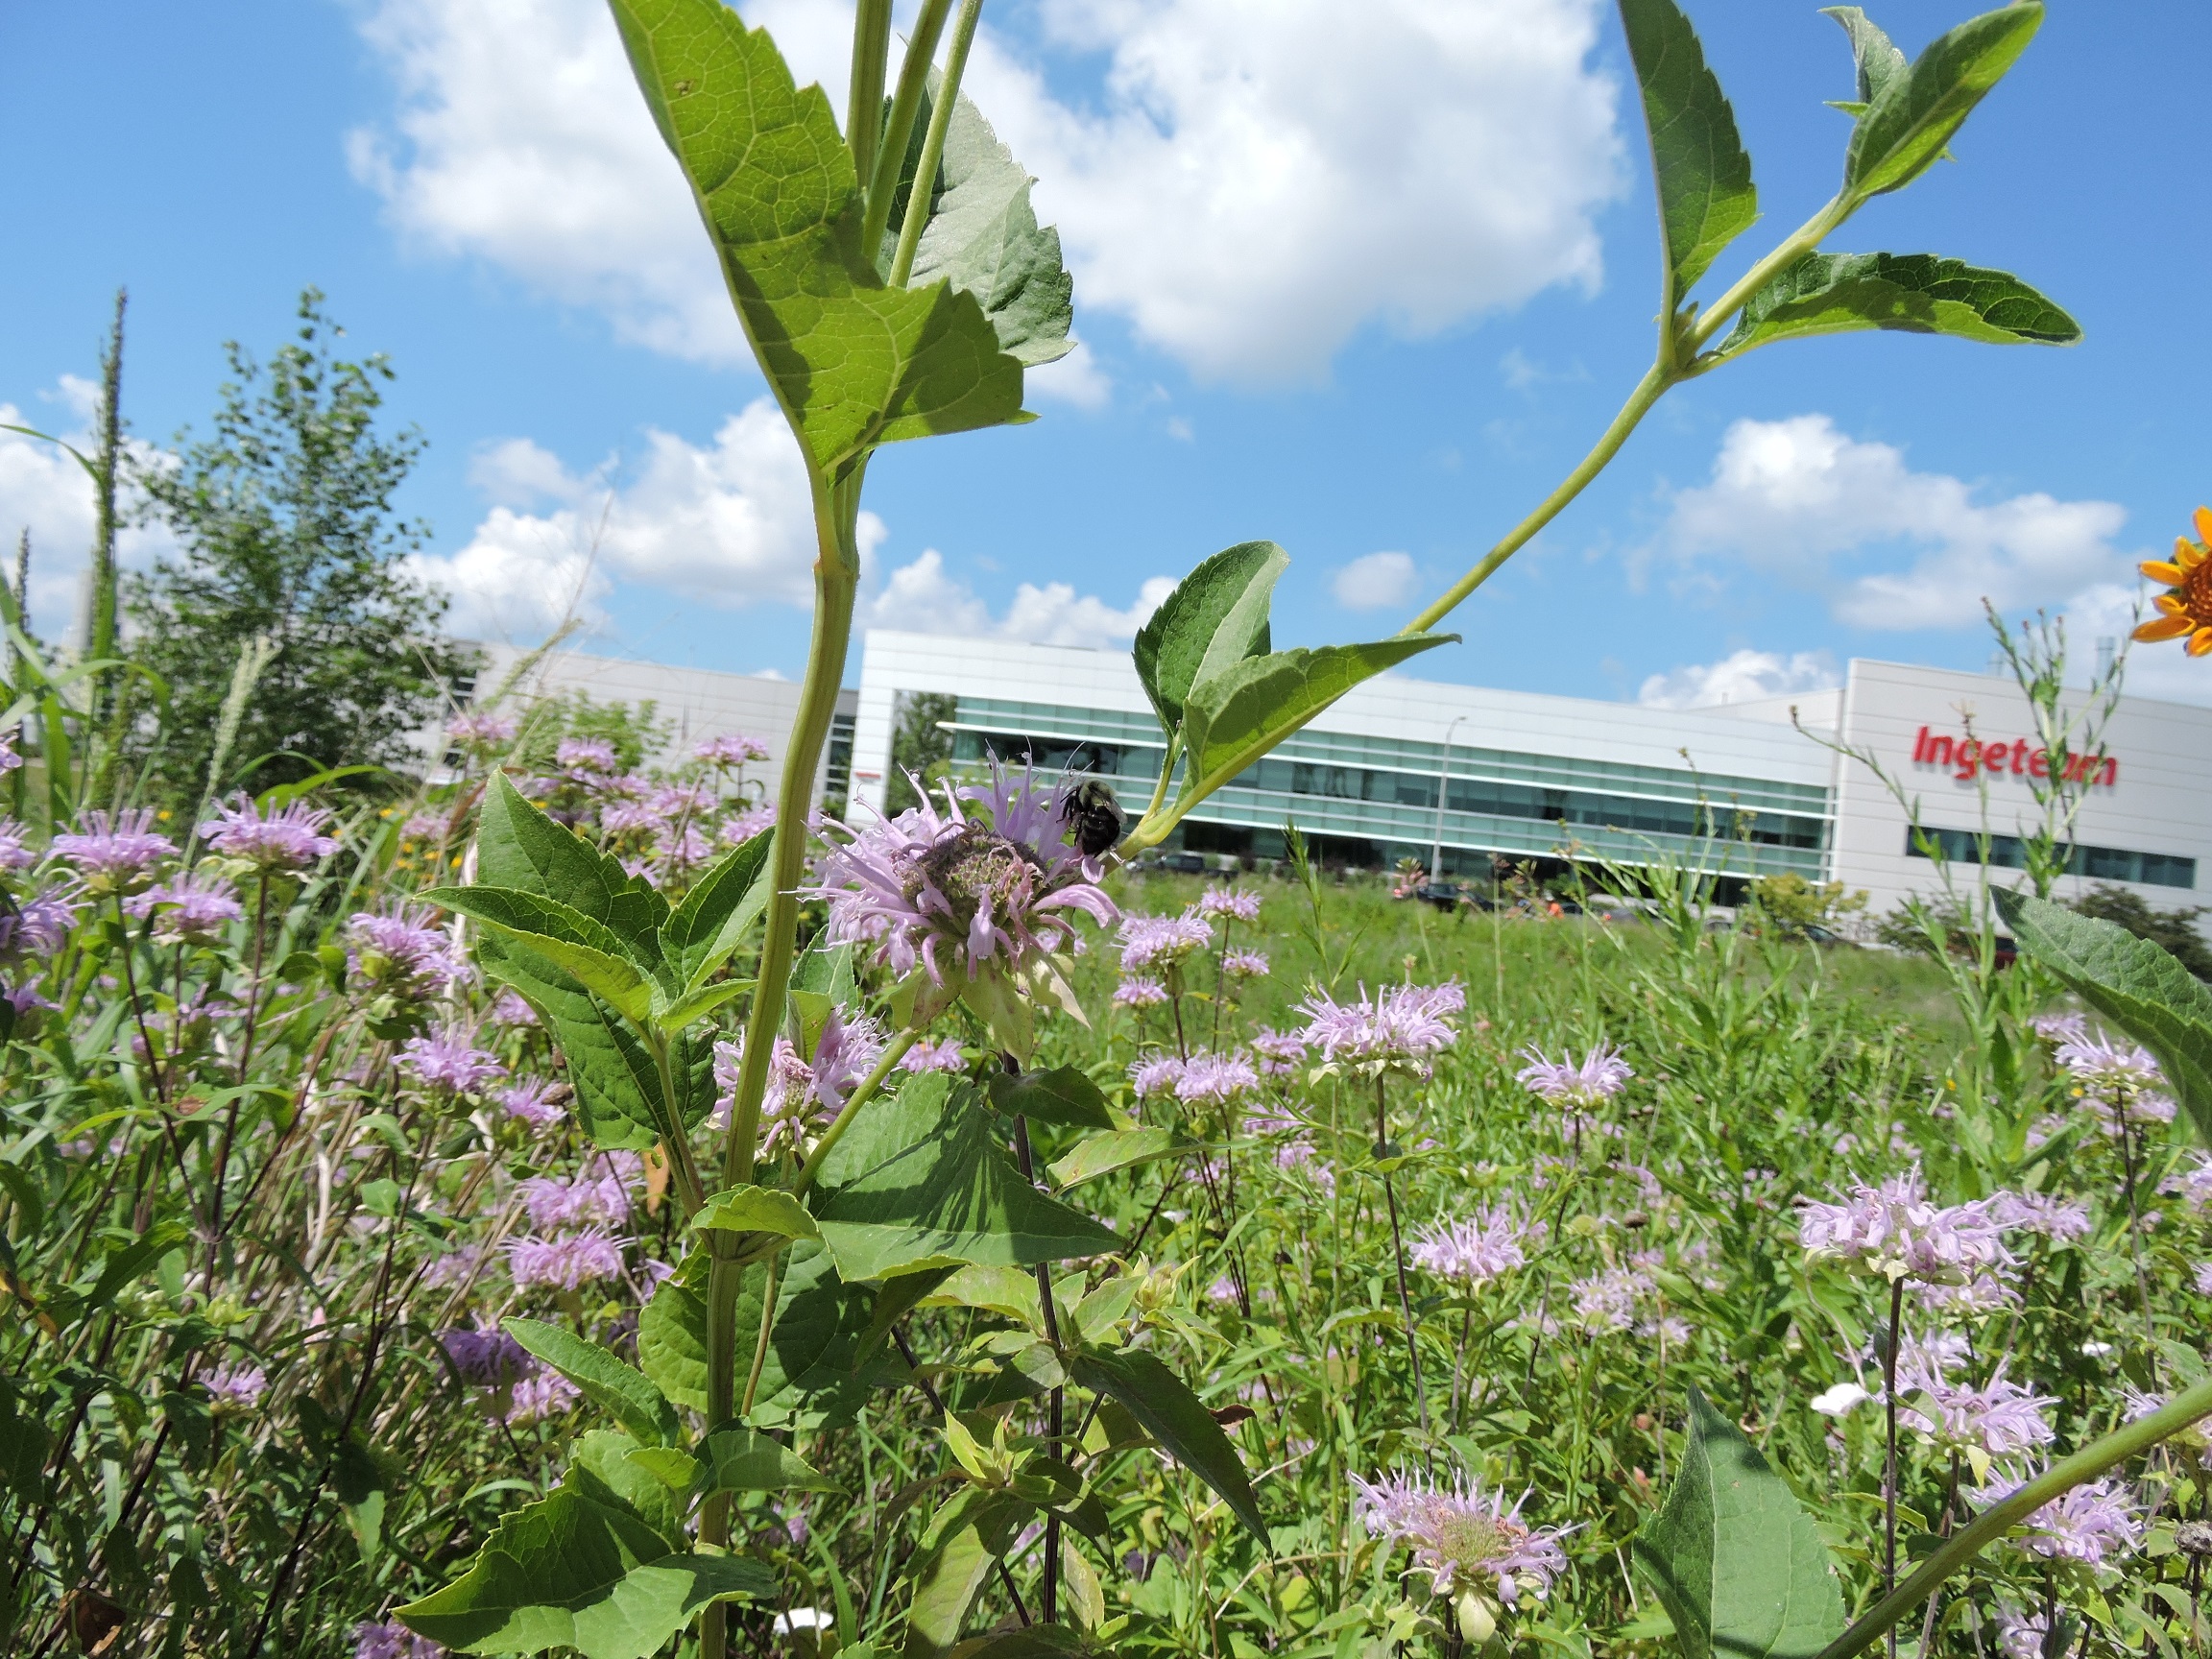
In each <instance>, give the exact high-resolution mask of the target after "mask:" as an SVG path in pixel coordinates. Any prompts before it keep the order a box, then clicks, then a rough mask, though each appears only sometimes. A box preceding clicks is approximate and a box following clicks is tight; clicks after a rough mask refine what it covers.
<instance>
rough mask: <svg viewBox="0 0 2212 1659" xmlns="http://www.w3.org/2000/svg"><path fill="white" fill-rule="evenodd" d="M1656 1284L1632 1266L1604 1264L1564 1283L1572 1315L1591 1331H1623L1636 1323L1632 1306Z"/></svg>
mask: <svg viewBox="0 0 2212 1659" xmlns="http://www.w3.org/2000/svg"><path fill="white" fill-rule="evenodd" d="M1657 1288H1658V1286H1657V1285H1655V1284H1654V1283H1652V1279H1651V1275H1650V1274H1648V1273H1646V1272H1643V1271H1641V1270H1639V1269H1637V1268H1634V1267H1607V1268H1605V1269H1603V1270H1602V1271H1600V1272H1598V1273H1593V1274H1592V1275H1591V1276H1590V1277H1589V1278H1587V1279H1577V1280H1575V1283H1574V1284H1573V1285H1571V1286H1568V1293H1569V1294H1570V1295H1571V1296H1573V1297H1574V1299H1575V1317H1576V1318H1577V1319H1579V1320H1581V1321H1582V1323H1583V1324H1585V1325H1587V1326H1588V1327H1589V1328H1590V1329H1591V1330H1593V1331H1627V1330H1631V1329H1633V1328H1634V1326H1635V1323H1636V1305H1637V1304H1638V1303H1639V1302H1641V1301H1642V1300H1643V1299H1644V1298H1645V1297H1647V1296H1649V1295H1650V1294H1651V1293H1652V1292H1653V1291H1654V1290H1656V1289H1657Z"/></svg>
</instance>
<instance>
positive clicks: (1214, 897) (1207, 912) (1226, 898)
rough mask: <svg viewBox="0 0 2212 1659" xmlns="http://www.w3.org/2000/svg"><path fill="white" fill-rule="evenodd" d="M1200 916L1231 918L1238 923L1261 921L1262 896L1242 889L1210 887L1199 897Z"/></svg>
mask: <svg viewBox="0 0 2212 1659" xmlns="http://www.w3.org/2000/svg"><path fill="white" fill-rule="evenodd" d="M1198 914H1199V915H1201V916H1209V917H1211V916H1223V917H1231V918H1234V919H1235V920H1237V921H1238V922H1257V921H1259V920H1260V895H1259V894H1257V893H1254V892H1250V891H1248V890H1247V889H1244V888H1240V887H1209V888H1207V889H1206V891H1205V892H1203V893H1201V894H1199V895H1198Z"/></svg>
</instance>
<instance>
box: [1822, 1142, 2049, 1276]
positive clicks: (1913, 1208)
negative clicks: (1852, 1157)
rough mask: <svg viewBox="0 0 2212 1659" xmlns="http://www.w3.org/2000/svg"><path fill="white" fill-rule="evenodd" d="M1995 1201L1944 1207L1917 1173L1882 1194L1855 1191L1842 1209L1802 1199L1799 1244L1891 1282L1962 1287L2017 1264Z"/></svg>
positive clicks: (1862, 1188)
mask: <svg viewBox="0 0 2212 1659" xmlns="http://www.w3.org/2000/svg"><path fill="white" fill-rule="evenodd" d="M1994 1208H1995V1202H1994V1200H1991V1199H1986V1198H1982V1199H1974V1200H1971V1201H1969V1202H1967V1203H1964V1204H1954V1205H1949V1206H1945V1205H1938V1204H1935V1203H1932V1202H1931V1201H1930V1200H1929V1197H1928V1189H1927V1185H1926V1183H1925V1182H1924V1181H1923V1179H1922V1178H1921V1174H1920V1170H1919V1168H1918V1167H1917V1166H1915V1167H1913V1168H1911V1169H1908V1170H1907V1171H1906V1172H1905V1173H1904V1174H1902V1175H1895V1176H1892V1177H1890V1178H1889V1179H1888V1180H1887V1181H1885V1182H1883V1183H1882V1185H1881V1186H1879V1187H1869V1186H1867V1185H1866V1184H1865V1183H1864V1182H1860V1183H1857V1184H1856V1185H1854V1187H1853V1188H1852V1191H1851V1196H1850V1198H1849V1199H1848V1200H1846V1201H1845V1202H1844V1203H1841V1204H1819V1203H1815V1202H1814V1201H1812V1200H1810V1199H1800V1200H1799V1204H1798V1214H1797V1234H1798V1239H1799V1241H1800V1242H1801V1243H1802V1244H1803V1245H1804V1246H1805V1248H1806V1249H1807V1250H1808V1251H1810V1252H1811V1253H1812V1254H1813V1255H1815V1256H1819V1257H1828V1258H1833V1259H1835V1260H1838V1261H1844V1262H1863V1263H1864V1264H1865V1265H1866V1266H1868V1267H1869V1268H1871V1269H1872V1270H1873V1271H1874V1272H1877V1273H1880V1274H1881V1275H1883V1276H1884V1277H1885V1278H1887V1279H1889V1280H1892V1281H1894V1280H1898V1279H1908V1278H1910V1279H1920V1280H1925V1281H1927V1282H1929V1283H1931V1284H1938V1285H1960V1284H1964V1283H1965V1282H1966V1281H1968V1280H1970V1279H1972V1278H1974V1277H1975V1276H1976V1275H1977V1274H1979V1273H1980V1272H1982V1271H1983V1270H1984V1269H1985V1268H2001V1267H2007V1266H2009V1265H2011V1262H2012V1257H2011V1255H2010V1253H2009V1252H2008V1251H2007V1250H2006V1248H2005V1243H2004V1238H2003V1234H2004V1225H2003V1223H2002V1222H2000V1221H1999V1220H1998V1219H1997V1217H1996V1215H1995V1214H1992V1211H1993V1210H1994Z"/></svg>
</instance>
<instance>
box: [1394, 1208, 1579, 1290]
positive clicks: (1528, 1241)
mask: <svg viewBox="0 0 2212 1659" xmlns="http://www.w3.org/2000/svg"><path fill="white" fill-rule="evenodd" d="M1549 1231H1550V1230H1549V1229H1548V1228H1547V1227H1546V1226H1545V1225H1544V1223H1543V1222H1541V1221H1527V1220H1524V1219H1523V1218H1522V1217H1521V1216H1520V1215H1519V1214H1516V1213H1515V1211H1514V1208H1513V1206H1512V1205H1511V1204H1509V1203H1508V1204H1485V1205H1483V1206H1482V1207H1481V1208H1479V1209H1478V1210H1477V1211H1476V1212H1475V1214H1473V1215H1471V1216H1469V1217H1468V1218H1467V1219H1466V1220H1464V1221H1439V1222H1436V1223H1434V1224H1433V1225H1431V1226H1430V1227H1429V1228H1427V1229H1426V1230H1425V1231H1423V1232H1422V1233H1421V1234H1419V1235H1418V1236H1417V1237H1416V1238H1415V1239H1414V1243H1413V1248H1412V1249H1411V1250H1410V1251H1409V1252H1407V1254H1409V1255H1410V1256H1411V1257H1412V1258H1413V1264H1414V1265H1415V1266H1416V1267H1422V1268H1426V1269H1427V1270H1428V1271H1429V1272H1431V1273H1433V1274H1435V1275H1436V1276H1437V1277H1438V1278H1439V1279H1457V1280H1459V1281H1460V1282H1461V1283H1463V1284H1466V1285H1470V1286H1479V1285H1487V1284H1489V1283H1490V1281H1491V1280H1493V1279H1496V1278H1497V1277H1499V1276H1500V1275H1501V1274H1504V1273H1510V1272H1511V1271H1512V1270H1513V1269H1514V1268H1516V1267H1524V1266H1527V1262H1528V1252H1529V1251H1530V1250H1532V1249H1536V1248H1538V1247H1540V1246H1541V1245H1542V1244H1543V1242H1544V1239H1545V1238H1546V1236H1547V1234H1548V1232H1549Z"/></svg>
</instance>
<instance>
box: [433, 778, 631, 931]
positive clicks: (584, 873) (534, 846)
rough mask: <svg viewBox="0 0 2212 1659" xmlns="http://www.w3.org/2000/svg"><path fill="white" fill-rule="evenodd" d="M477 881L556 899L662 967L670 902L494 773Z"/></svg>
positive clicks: (480, 824)
mask: <svg viewBox="0 0 2212 1659" xmlns="http://www.w3.org/2000/svg"><path fill="white" fill-rule="evenodd" d="M476 879H477V880H478V881H479V882H480V883H482V884H483V885H484V886H487V887H513V888H516V889H517V890H518V891H521V892H524V893H534V894H536V895H537V896H538V897H539V898H541V899H556V900H559V901H560V902H562V903H564V904H565V905H567V906H568V907H569V908H571V909H574V910H581V911H582V912H583V913H584V914H585V915H587V916H589V917H590V918H591V920H592V921H594V922H596V923H598V924H599V925H600V926H603V927H605V928H606V929H607V930H608V931H609V932H611V933H613V935H614V936H615V937H616V938H617V939H620V940H621V941H622V942H623V944H624V946H625V947H626V948H627V949H626V950H625V952H624V953H625V954H626V955H628V956H629V957H630V959H631V960H632V961H635V962H638V963H642V964H644V965H645V967H646V969H647V971H648V972H651V971H653V970H655V969H658V968H659V967H660V965H661V945H660V940H659V937H658V935H659V932H660V928H661V923H663V922H665V921H666V920H667V919H668V901H667V900H665V899H663V898H661V895H660V894H659V893H657V892H655V891H654V890H653V888H652V886H651V885H650V884H648V883H646V882H644V881H640V880H638V879H637V878H636V877H634V876H632V875H631V874H630V873H629V872H628V871H627V870H624V869H623V868H622V866H621V865H620V864H619V863H617V862H616V861H615V860H614V859H613V858H610V857H609V856H608V855H607V854H604V853H602V852H600V851H599V850H598V849H597V848H596V847H594V846H592V845H591V844H590V843H589V841H586V840H585V839H583V837H581V836H579V835H578V834H577V833H576V832H575V831H574V830H572V829H566V828H565V827H564V826H562V825H559V824H556V823H554V822H553V820H552V819H550V818H548V817H546V816H545V814H544V813H542V812H541V811H539V810H538V808H537V807H536V806H533V805H531V804H530V803H529V802H527V801H525V800H523V799H522V793H521V791H520V790H518V789H517V788H516V787H515V785H514V784H513V783H512V782H510V781H508V778H507V774H506V773H504V772H494V773H493V774H492V781H491V783H490V785H489V786H488V787H487V788H486V789H485V791H484V806H483V810H482V812H481V813H480V814H479V816H478V820H477V827H476Z"/></svg>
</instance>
